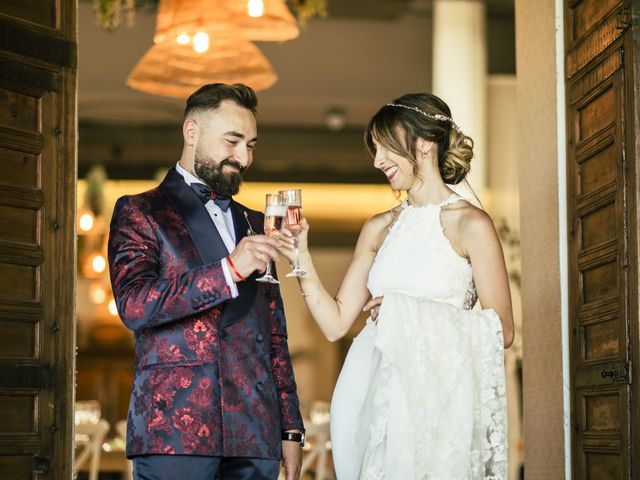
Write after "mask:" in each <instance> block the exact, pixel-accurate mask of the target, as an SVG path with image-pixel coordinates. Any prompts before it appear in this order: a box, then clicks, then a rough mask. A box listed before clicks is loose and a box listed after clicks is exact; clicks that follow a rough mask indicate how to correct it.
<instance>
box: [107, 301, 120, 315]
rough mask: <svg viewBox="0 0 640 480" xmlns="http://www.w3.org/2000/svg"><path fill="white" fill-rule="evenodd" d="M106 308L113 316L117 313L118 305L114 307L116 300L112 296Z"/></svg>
mask: <svg viewBox="0 0 640 480" xmlns="http://www.w3.org/2000/svg"><path fill="white" fill-rule="evenodd" d="M107 308H108V310H109V313H110V314H111V315H113V316H114V317H115V316H117V315H118V307H116V301H115V300H114V299H113V298H112V299H111V301H110V302H109V305H107Z"/></svg>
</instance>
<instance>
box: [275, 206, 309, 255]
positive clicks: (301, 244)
mask: <svg viewBox="0 0 640 480" xmlns="http://www.w3.org/2000/svg"><path fill="white" fill-rule="evenodd" d="M300 225H301V228H300V231H299V232H298V235H297V237H298V251H299V253H300V256H302V255H305V254H306V253H307V252H308V251H309V249H308V244H307V234H308V233H309V223H308V222H307V219H306V218H304V217H303V218H302V220H301V222H300ZM294 236H295V234H293V233H292V232H291V231H290V230H288V229H287V227H286V225H285V224H284V223H283V224H282V228H281V229H280V235H279V237H278V238H279V239H280V240H281V242H280V247H278V251H279V252H280V254H281V255H282V256H283V257H285V258H286V259H287V260H289V263H291V264H293V263H294V257H295V240H294Z"/></svg>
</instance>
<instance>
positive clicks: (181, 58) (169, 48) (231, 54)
mask: <svg viewBox="0 0 640 480" xmlns="http://www.w3.org/2000/svg"><path fill="white" fill-rule="evenodd" d="M277 79H278V77H277V76H276V74H275V72H274V71H273V69H272V68H271V65H270V64H269V61H268V60H267V59H266V58H265V56H264V55H263V54H262V52H261V51H260V50H259V49H258V47H256V46H255V45H254V44H252V43H251V42H247V41H242V40H233V41H231V40H227V41H218V42H215V43H213V44H212V45H211V47H210V48H209V50H208V51H206V52H204V53H201V54H197V53H195V52H194V51H193V48H192V47H191V46H189V45H179V44H177V43H175V42H173V41H164V42H162V43H159V44H155V45H153V46H152V47H151V48H150V49H149V50H148V51H147V53H146V54H145V55H144V56H143V57H142V58H141V59H140V61H138V64H137V65H136V66H135V67H134V69H133V71H132V72H131V74H130V75H129V78H128V79H127V85H129V86H130V87H131V88H135V89H136V90H141V91H143V92H147V93H152V94H155V95H162V96H166V97H174V98H180V99H185V98H187V97H188V96H189V95H191V94H192V93H193V92H194V91H195V90H196V89H198V88H200V87H201V86H202V85H205V84H207V83H215V82H221V83H229V84H230V83H244V84H246V85H249V86H250V87H252V88H253V89H254V90H263V89H265V88H269V87H270V86H271V85H273V84H274V83H275V82H276V80H277Z"/></svg>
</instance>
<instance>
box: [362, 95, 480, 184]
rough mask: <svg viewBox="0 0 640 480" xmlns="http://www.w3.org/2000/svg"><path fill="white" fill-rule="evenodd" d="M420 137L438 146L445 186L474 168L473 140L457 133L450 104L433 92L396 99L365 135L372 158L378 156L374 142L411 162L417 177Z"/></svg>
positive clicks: (372, 121)
mask: <svg viewBox="0 0 640 480" xmlns="http://www.w3.org/2000/svg"><path fill="white" fill-rule="evenodd" d="M419 137H420V138H423V139H425V140H428V141H430V142H434V143H435V144H436V145H437V151H438V169H439V170H440V176H441V177H442V180H443V181H444V182H445V183H448V184H453V185H455V184H458V183H460V182H461V181H462V180H464V178H465V177H466V176H467V173H469V170H470V169H471V159H472V158H473V140H472V139H471V138H470V137H467V136H466V135H465V134H464V133H462V132H460V131H458V129H457V127H456V126H455V124H452V121H451V110H450V109H449V107H448V106H447V104H446V103H444V102H443V101H442V100H441V99H440V98H438V97H436V96H435V95H432V94H431V93H409V94H407V95H403V96H402V97H399V98H396V99H395V100H394V101H393V102H391V104H388V105H385V106H384V107H382V108H381V109H380V110H378V113H376V114H375V115H374V116H373V117H372V118H371V120H370V121H369V125H367V128H366V130H365V134H364V140H365V144H366V147H367V150H368V151H369V153H370V154H371V156H373V157H375V154H376V147H375V144H374V143H373V140H374V139H375V140H376V142H378V143H381V144H383V145H384V146H385V147H386V148H389V149H390V150H391V151H392V152H394V153H396V154H398V155H400V156H402V157H404V158H406V159H408V160H409V161H410V162H411V164H412V165H413V172H414V174H417V173H418V153H419V152H417V151H416V141H417V140H418V138H419Z"/></svg>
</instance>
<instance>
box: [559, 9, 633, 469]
mask: <svg viewBox="0 0 640 480" xmlns="http://www.w3.org/2000/svg"><path fill="white" fill-rule="evenodd" d="M632 4H633V5H632ZM637 4H638V2H637V1H636V0H569V1H567V2H566V8H565V14H566V15H565V40H566V42H565V44H566V93H567V140H568V145H567V150H568V159H567V160H568V178H567V185H568V215H569V229H570V231H569V261H570V268H569V280H570V307H569V308H570V312H569V313H570V327H571V332H572V335H571V346H570V348H571V374H572V375H571V379H572V385H571V391H572V424H573V425H572V426H573V432H572V433H573V435H572V437H573V438H572V472H573V478H576V479H590V480H591V479H592V480H604V479H607V480H609V479H610V480H615V479H631V478H640V472H638V471H637V465H636V466H635V467H634V465H633V464H632V463H633V461H634V460H633V457H632V455H631V453H632V450H633V448H634V444H635V445H636V447H635V449H636V450H637V445H638V442H639V441H640V438H639V437H638V429H637V418H636V417H637V411H638V408H639V407H640V403H639V402H638V397H637V391H638V382H637V381H635V383H634V380H633V376H632V366H633V365H634V364H635V365H638V342H637V337H638V301H637V296H638V277H637V268H638V262H637V248H636V245H637V228H638V218H637V205H636V201H635V198H636V192H637V190H636V184H637V174H636V169H637V165H636V163H637V161H638V159H637V157H636V148H637V147H636V145H635V138H637V137H636V132H637V130H638V125H637V122H638V120H637V118H636V117H635V114H636V112H637V109H638V107H637V104H638V99H637V97H636V96H635V95H637V92H634V88H635V89H636V90H637V82H638V76H637V71H636V70H637V59H635V60H634V58H633V57H634V54H633V52H634V45H633V35H634V34H635V35H637V32H635V33H634V31H633V30H634V28H635V29H637V26H636V27H632V22H631V18H632V15H631V11H632V7H633V8H634V9H636V8H637ZM636 18H637V17H636ZM634 390H635V392H636V393H634ZM636 453H637V452H636Z"/></svg>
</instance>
